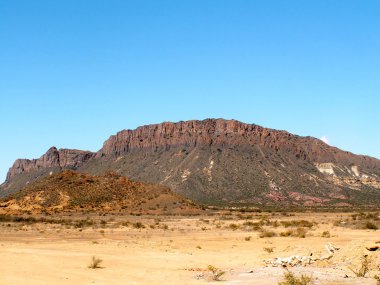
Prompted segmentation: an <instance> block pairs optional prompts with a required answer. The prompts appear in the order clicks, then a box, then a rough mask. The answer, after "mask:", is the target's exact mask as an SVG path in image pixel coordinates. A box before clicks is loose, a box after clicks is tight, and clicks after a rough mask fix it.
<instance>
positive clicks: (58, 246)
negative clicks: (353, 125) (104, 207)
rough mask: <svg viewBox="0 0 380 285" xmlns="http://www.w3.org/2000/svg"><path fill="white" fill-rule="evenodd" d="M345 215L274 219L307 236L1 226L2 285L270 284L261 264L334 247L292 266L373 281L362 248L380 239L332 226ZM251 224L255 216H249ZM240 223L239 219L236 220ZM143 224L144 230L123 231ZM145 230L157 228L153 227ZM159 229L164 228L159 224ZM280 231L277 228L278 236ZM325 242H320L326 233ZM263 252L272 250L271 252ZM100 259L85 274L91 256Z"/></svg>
mask: <svg viewBox="0 0 380 285" xmlns="http://www.w3.org/2000/svg"><path fill="white" fill-rule="evenodd" d="M341 216H342V214H297V215H296V216H292V217H281V216H278V217H271V219H277V220H281V219H293V220H295V219H307V220H310V221H315V222H316V223H318V224H317V225H316V226H314V227H313V228H312V229H311V230H310V231H309V232H308V233H307V236H306V238H296V237H279V236H278V237H272V238H260V237H259V232H256V231H248V230H246V229H244V228H239V229H236V230H232V229H231V228H230V227H229V225H230V224H231V223H236V224H241V223H243V222H244V217H243V219H241V218H242V217H241V216H240V217H236V216H231V217H229V218H228V220H226V219H221V217H220V216H219V215H214V216H209V217H208V216H205V217H175V218H173V217H159V218H160V221H159V222H157V220H155V219H154V218H155V217H120V216H119V217H105V218H104V219H105V220H109V221H108V222H107V224H106V225H105V226H103V227H95V228H94V227H86V228H83V229H76V228H73V227H68V226H64V225H59V224H57V225H56V224H42V223H36V224H30V225H29V224H22V223H3V224H1V225H0V263H1V266H0V285H8V284H12V285H18V284H20V285H28V284H31V285H32V284H33V285H42V284H49V285H51V284H58V285H60V284H62V285H63V284H107V285H108V284H123V285H125V284H207V283H209V284H213V283H222V284H261V285H273V284H277V283H278V281H279V280H281V279H282V276H283V273H284V269H283V268H278V267H266V266H265V264H264V262H263V260H267V259H272V258H275V257H288V256H291V255H310V253H313V256H319V255H323V254H326V250H325V244H326V243H327V242H332V243H334V244H335V245H336V246H338V247H340V250H339V251H338V252H337V253H336V254H335V255H334V257H333V258H332V259H331V260H329V261H328V262H320V263H317V264H313V265H310V266H307V267H294V268H290V270H291V271H293V272H294V273H296V274H306V275H309V276H312V277H313V279H314V284H326V285H329V284H330V285H333V284H374V285H375V284H376V281H375V280H374V279H373V278H369V277H371V276H373V275H375V274H378V273H379V272H378V269H379V264H378V261H379V260H380V258H379V256H380V252H379V251H377V252H371V253H369V252H368V251H367V250H366V249H365V246H366V245H372V244H375V243H376V241H378V240H379V239H380V234H379V231H373V230H357V229H347V228H343V227H337V226H334V225H333V222H334V221H336V220H337V219H339V218H340V217H341ZM249 218H250V220H252V221H255V220H257V219H259V217H256V216H253V217H249ZM239 219H241V220H239ZM125 220H128V221H132V222H136V221H140V222H141V223H142V224H144V225H146V228H144V229H136V228H134V227H131V226H121V225H120V223H121V222H122V221H125ZM149 225H152V227H153V225H154V227H155V228H154V229H153V228H150V227H149ZM162 225H167V227H168V228H167V229H165V228H166V226H165V227H163V226H162ZM281 230H284V229H283V228H281V227H278V228H276V229H275V231H281ZM327 230H328V231H329V232H330V234H331V237H330V238H322V237H321V233H322V232H323V231H327ZM264 248H272V250H273V252H271V253H268V252H267V251H265V250H264ZM367 253H369V254H370V255H371V256H370V257H371V260H372V263H371V272H370V273H369V274H368V278H356V277H355V276H354V274H353V273H352V272H351V270H349V269H348V267H349V266H357V264H358V262H359V260H360V257H361V256H362V255H363V254H367ZM93 256H96V257H98V258H100V259H102V260H103V262H102V263H101V266H102V267H101V268H99V269H90V268H88V265H89V264H90V262H91V258H92V257H93ZM208 265H213V266H215V267H217V268H220V269H221V270H223V271H225V272H226V273H225V274H224V275H223V280H224V281H223V282H216V281H211V280H210V279H211V273H209V272H208V271H207V267H208Z"/></svg>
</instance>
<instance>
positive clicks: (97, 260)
mask: <svg viewBox="0 0 380 285" xmlns="http://www.w3.org/2000/svg"><path fill="white" fill-rule="evenodd" d="M102 262H103V260H102V259H100V258H97V257H96V256H93V257H92V260H91V263H90V265H89V266H88V268H91V269H98V268H102V267H101V266H100V264H101V263H102Z"/></svg>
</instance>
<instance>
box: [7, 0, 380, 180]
mask: <svg viewBox="0 0 380 285" xmlns="http://www.w3.org/2000/svg"><path fill="white" fill-rule="evenodd" d="M379 11H380V1H376V0H361V1H357V0H340V1H339V0H335V1H332V0H330V1H326V0H309V1H304V0H299V1H296V0H288V1H283V0H278V1H274V0H273V1H271V0H265V1H264V0H261V1H258V0H257V1H255V0H246V1H242V0H229V1H227V0H199V1H197V0H187V1H186V0H181V1H180V0H172V1H168V0H167V1H164V0H162V1H160V0H151V1H144V0H134V1H127V0H123V1H121V0H120V1H113V0H107V1H105V0H98V1H97V0H87V1H85V0H54V1H51V0H45V1H40V0H33V1H30V0H24V1H20V0H1V1H0V43H1V44H0V96H1V104H0V122H1V123H0V132H1V139H0V180H4V178H5V173H6V171H7V169H8V168H9V167H10V166H11V164H12V163H13V161H14V160H15V159H16V158H25V157H26V158H35V157H39V156H40V155H42V154H43V153H44V152H45V151H46V150H47V149H48V148H49V147H50V146H53V145H54V146H57V147H59V148H79V149H89V150H93V151H95V150H98V149H99V148H100V147H101V146H102V143H103V141H104V140H105V139H107V138H108V137H109V136H110V135H111V134H114V133H115V132H117V131H119V130H121V129H125V128H135V127H137V126H139V125H142V124H148V123H159V122H162V121H178V120H187V119H204V118H208V117H223V118H227V119H229V118H234V119H238V120H241V121H244V122H248V123H256V124H260V125H263V126H266V127H271V128H276V129H286V130H288V131H290V132H293V133H297V134H300V135H311V136H314V137H318V138H319V137H322V136H325V137H327V138H328V140H329V141H330V143H331V144H332V145H335V146H338V147H340V148H343V149H345V150H349V151H352V152H354V153H360V154H369V155H372V156H375V157H378V158H380V144H379V141H380V132H379V125H380V114H379V112H380V108H379V107H380V32H379V30H380V17H379Z"/></svg>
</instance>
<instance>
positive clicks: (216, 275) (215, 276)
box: [207, 265, 226, 281]
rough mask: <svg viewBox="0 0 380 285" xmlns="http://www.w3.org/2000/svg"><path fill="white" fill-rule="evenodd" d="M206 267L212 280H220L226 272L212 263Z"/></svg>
mask: <svg viewBox="0 0 380 285" xmlns="http://www.w3.org/2000/svg"><path fill="white" fill-rule="evenodd" d="M207 269H208V271H210V272H211V278H212V280H214V281H221V280H222V279H221V278H222V276H223V275H224V274H225V273H226V272H224V271H222V270H220V269H219V268H217V267H215V266H213V265H209V266H208V267H207Z"/></svg>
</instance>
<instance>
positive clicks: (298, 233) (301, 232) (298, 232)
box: [280, 228, 307, 238]
mask: <svg viewBox="0 0 380 285" xmlns="http://www.w3.org/2000/svg"><path fill="white" fill-rule="evenodd" d="M306 234H307V230H305V229H304V228H297V229H295V230H294V229H292V230H287V231H284V232H281V233H280V236H282V237H298V238H305V237H306Z"/></svg>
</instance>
